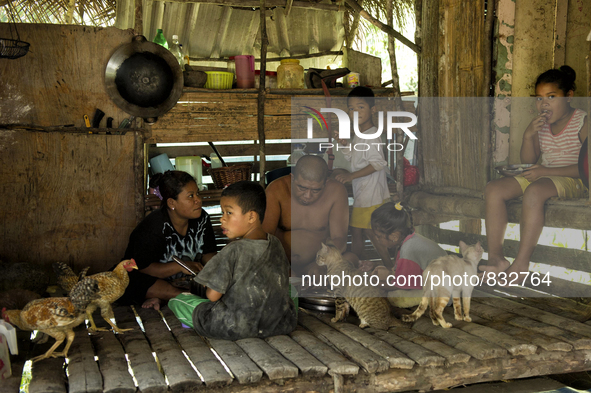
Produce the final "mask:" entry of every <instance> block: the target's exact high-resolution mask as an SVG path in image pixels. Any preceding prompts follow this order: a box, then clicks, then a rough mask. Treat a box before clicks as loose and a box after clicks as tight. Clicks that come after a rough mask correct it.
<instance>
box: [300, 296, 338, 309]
mask: <svg viewBox="0 0 591 393" xmlns="http://www.w3.org/2000/svg"><path fill="white" fill-rule="evenodd" d="M300 304H316V305H320V306H332V307H334V298H331V297H301V298H300Z"/></svg>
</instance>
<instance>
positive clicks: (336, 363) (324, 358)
mask: <svg viewBox="0 0 591 393" xmlns="http://www.w3.org/2000/svg"><path fill="white" fill-rule="evenodd" d="M289 335H290V337H291V338H293V339H294V341H295V342H297V343H298V344H300V345H301V346H302V348H304V349H305V350H306V351H308V352H310V353H311V354H312V355H314V357H316V359H318V360H320V361H321V362H322V363H323V364H325V365H326V366H327V367H328V368H329V370H330V372H331V373H333V374H343V375H356V374H357V373H358V372H359V366H358V365H357V364H355V363H353V362H350V361H349V360H347V359H346V358H345V357H344V356H343V355H341V354H340V353H338V352H335V351H334V350H333V349H332V348H330V347H329V346H328V345H326V344H325V343H323V342H322V341H320V340H319V339H318V338H316V337H314V336H313V335H312V334H311V333H309V332H308V331H305V330H300V329H296V330H294V331H293V332H291V333H290V334H289Z"/></svg>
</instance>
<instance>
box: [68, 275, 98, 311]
mask: <svg viewBox="0 0 591 393" xmlns="http://www.w3.org/2000/svg"><path fill="white" fill-rule="evenodd" d="M98 292H99V284H98V281H97V280H95V279H94V278H90V277H87V278H85V279H84V280H82V281H80V282H78V283H77V284H76V285H75V286H74V288H73V289H72V290H71V291H70V294H69V296H70V299H71V300H72V304H74V307H76V309H77V310H79V311H82V310H85V309H86V306H88V305H89V304H90V302H92V301H93V300H94V299H98V298H99V294H98Z"/></svg>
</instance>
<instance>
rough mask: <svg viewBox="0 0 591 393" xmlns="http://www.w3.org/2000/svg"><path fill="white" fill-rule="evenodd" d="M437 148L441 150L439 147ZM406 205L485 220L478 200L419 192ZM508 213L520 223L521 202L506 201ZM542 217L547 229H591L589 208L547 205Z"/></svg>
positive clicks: (482, 206) (514, 220)
mask: <svg viewBox="0 0 591 393" xmlns="http://www.w3.org/2000/svg"><path fill="white" fill-rule="evenodd" d="M439 148H440V149H441V146H439ZM408 203H409V205H410V206H411V207H413V208H417V209H421V210H424V211H426V212H428V213H433V214H444V215H453V216H456V217H460V218H485V209H484V200H482V199H479V198H470V197H462V196H450V195H433V194H429V193H426V192H423V191H418V192H415V193H413V194H412V195H411V196H410V198H409V201H408ZM507 213H508V219H509V222H513V223H519V220H520V218H521V202H518V201H509V202H507ZM544 215H545V216H544V223H545V224H544V225H546V226H549V227H556V228H572V229H582V230H591V220H589V219H588V216H589V208H588V207H580V206H569V205H566V204H559V203H556V204H550V203H547V204H546V206H545V209H544ZM556 262H558V261H556Z"/></svg>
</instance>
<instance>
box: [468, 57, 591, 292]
mask: <svg viewBox="0 0 591 393" xmlns="http://www.w3.org/2000/svg"><path fill="white" fill-rule="evenodd" d="M575 79H576V74H575V71H574V70H573V69H572V68H571V67H569V66H566V65H564V66H562V67H560V69H552V70H548V71H546V72H544V73H543V74H541V75H540V76H539V77H538V79H537V81H536V108H537V110H538V116H537V117H535V118H534V119H533V120H532V121H531V123H530V124H529V126H528V127H527V129H526V130H525V133H524V134H523V142H522V144H521V162H522V163H524V164H534V165H533V166H532V167H531V168H529V169H527V170H526V171H524V172H523V175H521V176H515V177H505V178H502V179H498V180H493V181H491V182H490V183H488V184H487V185H486V189H485V192H484V194H485V200H486V235H487V238H488V248H489V250H488V253H489V259H488V263H489V264H488V265H486V266H481V267H480V268H479V269H480V270H482V271H486V272H493V273H499V272H503V271H504V272H506V273H507V276H506V278H507V281H511V280H512V279H513V278H515V277H517V276H516V274H517V275H518V274H519V273H521V272H527V271H528V270H529V259H530V257H531V255H532V253H533V251H534V248H535V246H536V244H537V243H538V239H539V238H540V234H541V233H542V229H543V227H544V204H545V202H546V201H547V200H548V199H549V198H551V197H556V196H558V197H561V198H582V197H584V196H585V194H586V192H587V190H586V188H585V186H584V185H583V182H582V181H581V179H580V178H579V171H578V166H577V162H578V157H579V150H580V148H581V144H582V142H583V141H584V140H585V138H587V123H588V122H587V116H586V115H587V114H586V113H585V112H584V111H582V110H580V109H575V108H573V107H572V106H571V104H570V102H571V100H572V97H573V95H574V90H575ZM540 158H541V159H542V160H541V164H540V165H538V164H537V162H538V160H539V159H540ZM521 195H523V205H522V212H521V224H520V225H521V226H520V233H521V240H520V243H519V251H518V253H517V257H516V258H515V261H514V262H513V264H510V263H509V261H507V260H506V259H505V257H504V254H503V239H504V237H505V229H506V228H507V206H506V202H507V201H508V200H510V199H513V198H517V197H519V196H521ZM521 277H524V276H521ZM500 278H501V277H499V279H500ZM497 282H498V280H497Z"/></svg>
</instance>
